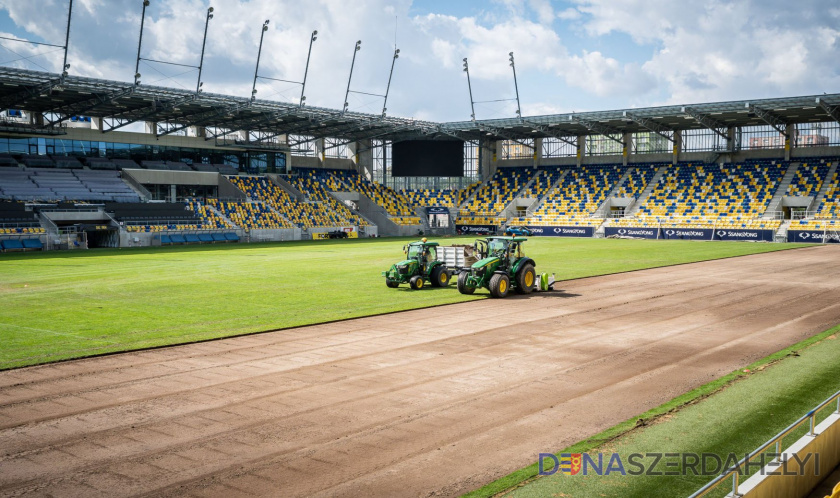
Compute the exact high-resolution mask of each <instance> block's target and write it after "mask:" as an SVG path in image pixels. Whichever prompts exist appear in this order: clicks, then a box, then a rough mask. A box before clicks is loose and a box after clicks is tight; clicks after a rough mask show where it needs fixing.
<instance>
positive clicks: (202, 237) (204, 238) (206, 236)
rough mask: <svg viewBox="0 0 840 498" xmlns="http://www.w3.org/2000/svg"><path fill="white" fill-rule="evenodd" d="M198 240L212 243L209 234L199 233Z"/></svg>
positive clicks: (211, 237)
mask: <svg viewBox="0 0 840 498" xmlns="http://www.w3.org/2000/svg"><path fill="white" fill-rule="evenodd" d="M198 240H200V241H201V242H213V236H212V235H210V234H209V233H200V234H198Z"/></svg>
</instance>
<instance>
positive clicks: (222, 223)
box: [187, 200, 234, 228]
mask: <svg viewBox="0 0 840 498" xmlns="http://www.w3.org/2000/svg"><path fill="white" fill-rule="evenodd" d="M187 210H188V211H190V212H192V213H193V215H195V216H196V217H197V218H199V219H200V220H201V225H200V226H201V227H202V228H234V227H233V225H231V224H230V223H229V222H228V221H227V220H226V219H224V218H222V217H221V216H219V215H218V214H216V213H215V211H213V210H212V209H207V206H205V205H204V204H202V203H201V201H198V200H191V201H188V202H187Z"/></svg>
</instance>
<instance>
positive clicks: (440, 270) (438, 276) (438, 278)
mask: <svg viewBox="0 0 840 498" xmlns="http://www.w3.org/2000/svg"><path fill="white" fill-rule="evenodd" d="M431 282H432V286H433V287H446V286H447V285H449V273H448V272H447V271H446V268H444V267H443V265H438V266H435V268H434V269H433V270H432V274H431Z"/></svg>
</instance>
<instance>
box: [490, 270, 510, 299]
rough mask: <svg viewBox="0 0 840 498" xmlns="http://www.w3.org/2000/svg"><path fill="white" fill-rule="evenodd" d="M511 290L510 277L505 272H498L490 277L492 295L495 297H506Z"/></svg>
mask: <svg viewBox="0 0 840 498" xmlns="http://www.w3.org/2000/svg"><path fill="white" fill-rule="evenodd" d="M508 292H510V278H508V276H507V275H505V274H503V273H497V274H495V275H493V276H492V277H490V295H491V296H493V297H505V296H507V295H508Z"/></svg>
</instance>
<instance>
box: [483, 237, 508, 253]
mask: <svg viewBox="0 0 840 498" xmlns="http://www.w3.org/2000/svg"><path fill="white" fill-rule="evenodd" d="M506 249H507V241H506V240H504V239H491V240H490V242H489V244H488V247H487V253H488V255H489V256H493V257H495V258H501V257H504V255H505V250H506Z"/></svg>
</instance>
